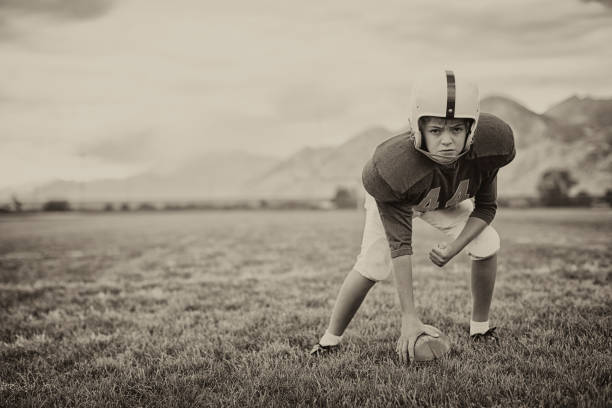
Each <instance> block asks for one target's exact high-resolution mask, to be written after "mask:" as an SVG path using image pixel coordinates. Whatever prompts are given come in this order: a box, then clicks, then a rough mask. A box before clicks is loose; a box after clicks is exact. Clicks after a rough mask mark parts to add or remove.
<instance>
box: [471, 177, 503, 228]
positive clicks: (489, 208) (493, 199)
mask: <svg viewBox="0 0 612 408" xmlns="http://www.w3.org/2000/svg"><path fill="white" fill-rule="evenodd" d="M496 212H497V170H495V171H494V172H492V174H491V175H490V176H489V177H487V178H486V179H485V180H484V181H483V183H482V185H481V186H480V189H479V190H478V191H477V192H476V195H475V197H474V211H472V214H470V217H476V218H480V219H481V220H483V221H484V222H486V223H487V224H490V223H491V221H493V218H495V213H496Z"/></svg>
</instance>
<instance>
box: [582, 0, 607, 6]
mask: <svg viewBox="0 0 612 408" xmlns="http://www.w3.org/2000/svg"><path fill="white" fill-rule="evenodd" d="M581 1H582V2H584V3H601V4H603V5H604V6H606V7H611V8H612V0H581Z"/></svg>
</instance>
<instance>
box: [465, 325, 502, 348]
mask: <svg viewBox="0 0 612 408" xmlns="http://www.w3.org/2000/svg"><path fill="white" fill-rule="evenodd" d="M495 329H496V327H491V328H490V329H489V330H487V331H486V332H484V333H476V334H472V335H471V336H470V337H471V338H472V341H473V342H474V343H487V344H495V345H497V344H499V337H498V336H497V333H495Z"/></svg>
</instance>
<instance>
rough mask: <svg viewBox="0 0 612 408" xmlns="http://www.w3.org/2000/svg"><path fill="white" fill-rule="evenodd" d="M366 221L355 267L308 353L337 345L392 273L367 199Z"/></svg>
mask: <svg viewBox="0 0 612 408" xmlns="http://www.w3.org/2000/svg"><path fill="white" fill-rule="evenodd" d="M365 207H366V219H365V226H364V230H363V240H362V243H361V252H360V254H359V256H358V257H357V261H356V263H355V266H354V267H353V268H352V269H351V271H350V272H349V274H348V275H347V276H346V278H345V279H344V282H343V283H342V286H341V287H340V291H339V292H338V296H337V298H336V303H335V304H334V308H333V310H332V314H331V316H330V319H329V325H328V327H327V330H326V332H325V334H324V335H323V337H321V339H320V341H319V343H318V344H317V345H315V346H314V348H313V350H312V351H311V354H319V353H320V352H321V351H325V350H328V349H329V347H333V346H337V345H338V344H339V343H340V341H341V340H342V335H343V334H344V331H345V330H346V328H347V327H348V325H349V323H350V322H351V320H352V319H353V317H354V316H355V313H356V312H357V310H359V307H360V306H361V303H362V302H363V300H364V299H365V297H366V295H367V294H368V292H369V290H370V289H371V288H372V286H374V284H375V283H376V282H377V281H379V280H384V279H386V278H387V277H388V276H389V275H390V274H391V268H392V263H391V257H390V254H389V245H388V243H387V238H386V235H385V232H384V228H383V226H382V221H381V220H380V215H379V213H378V208H377V207H376V202H375V201H374V199H373V198H372V197H370V196H366V204H365Z"/></svg>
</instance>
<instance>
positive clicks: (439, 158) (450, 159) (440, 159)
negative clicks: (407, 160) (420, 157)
mask: <svg viewBox="0 0 612 408" xmlns="http://www.w3.org/2000/svg"><path fill="white" fill-rule="evenodd" d="M416 149H417V150H418V151H419V152H421V153H423V154H424V155H425V156H427V157H429V158H430V159H431V160H432V161H435V162H436V163H438V164H444V165H446V166H447V165H449V164H453V163H454V162H456V161H457V160H459V158H460V157H461V156H463V155H465V154H466V153H467V151H463V152H461V153H460V154H458V155H457V156H443V155H441V154H435V153H430V152H428V151H426V150H423V149H421V148H420V147H417V148H416Z"/></svg>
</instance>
